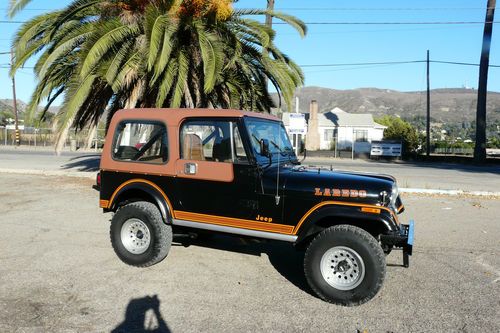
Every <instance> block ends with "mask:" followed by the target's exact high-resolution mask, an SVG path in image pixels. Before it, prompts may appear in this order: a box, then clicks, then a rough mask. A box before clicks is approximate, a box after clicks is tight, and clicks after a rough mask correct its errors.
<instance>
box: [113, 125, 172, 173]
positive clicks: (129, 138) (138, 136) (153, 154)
mask: <svg viewBox="0 0 500 333" xmlns="http://www.w3.org/2000/svg"><path fill="white" fill-rule="evenodd" d="M112 154H113V158H114V159H115V160H119V161H137V162H145V163H153V164H164V163H166V162H167V160H168V145H167V128H166V127H165V125H164V124H162V123H160V122H151V121H140V120H137V121H125V122H122V123H120V124H119V125H118V127H117V130H116V136H115V140H114V142H113V150H112Z"/></svg>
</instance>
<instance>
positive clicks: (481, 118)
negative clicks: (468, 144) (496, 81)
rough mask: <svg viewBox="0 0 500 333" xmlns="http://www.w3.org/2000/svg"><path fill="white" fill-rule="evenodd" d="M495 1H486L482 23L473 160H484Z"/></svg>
mask: <svg viewBox="0 0 500 333" xmlns="http://www.w3.org/2000/svg"><path fill="white" fill-rule="evenodd" d="M495 5H496V0H488V5H487V8H486V19H485V22H484V33H483V47H482V49H481V61H480V63H479V84H478V88H477V112H476V145H475V147H474V160H475V161H476V162H483V161H484V160H486V97H487V94H488V67H489V63H490V46H491V35H492V32H493V19H494V16H495Z"/></svg>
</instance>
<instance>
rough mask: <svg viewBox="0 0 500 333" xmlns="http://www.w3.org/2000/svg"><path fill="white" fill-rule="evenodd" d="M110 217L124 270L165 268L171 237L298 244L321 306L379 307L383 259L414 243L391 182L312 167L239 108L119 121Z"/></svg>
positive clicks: (277, 133) (104, 198)
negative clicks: (210, 235)
mask: <svg viewBox="0 0 500 333" xmlns="http://www.w3.org/2000/svg"><path fill="white" fill-rule="evenodd" d="M97 186H98V188H99V190H100V207H102V208H103V210H104V212H113V213H114V215H113V218H112V220H111V228H110V233H111V242H112V245H113V248H114V250H115V252H116V254H117V255H118V257H119V258H120V259H121V260H122V261H123V262H125V263H127V264H129V265H133V266H138V267H146V266H150V265H153V264H156V263H158V262H160V261H161V260H163V259H164V258H165V257H166V256H167V254H168V252H169V249H170V245H171V242H172V237H173V232H175V233H190V234H196V233H197V231H198V232H199V231H200V230H202V231H203V232H205V233H207V232H216V233H227V234H233V235H237V236H245V237H253V238H259V239H269V240H276V241H283V242H291V243H293V244H294V246H295V248H296V249H298V250H305V255H304V272H305V276H306V278H307V281H308V283H309V285H310V286H311V288H312V290H313V291H314V292H315V293H316V294H317V295H318V296H319V297H320V298H322V299H323V300H326V301H328V302H332V303H336V304H342V305H357V304H361V303H364V302H366V301H368V300H370V299H371V298H373V297H374V296H375V295H376V293H377V292H378V291H379V290H380V288H381V286H382V283H383V281H384V277H385V272H386V262H385V255H386V254H388V253H389V252H390V251H391V250H392V249H393V248H399V249H402V251H403V265H404V266H406V267H408V264H409V260H408V256H409V255H411V252H412V245H413V222H410V224H408V225H405V224H402V223H400V221H399V219H398V214H400V213H401V212H403V210H404V207H403V204H402V202H401V199H400V197H399V194H398V187H397V185H396V180H395V179H394V178H393V177H391V176H387V175H376V174H361V173H353V172H342V171H336V170H325V169H321V168H309V167H305V166H302V165H301V163H300V162H299V161H298V160H297V156H296V155H295V153H294V151H293V149H292V146H291V144H290V141H289V139H288V136H287V133H286V131H285V127H284V126H283V124H282V123H281V121H280V120H279V119H277V118H275V117H273V116H271V115H267V114H261V113H253V112H244V111H238V110H209V109H134V110H120V111H118V112H117V113H115V115H114V116H113V118H112V121H111V124H110V127H109V130H108V134H107V137H106V142H105V144H104V148H103V152H102V158H101V165H100V172H99V174H98V184H97Z"/></svg>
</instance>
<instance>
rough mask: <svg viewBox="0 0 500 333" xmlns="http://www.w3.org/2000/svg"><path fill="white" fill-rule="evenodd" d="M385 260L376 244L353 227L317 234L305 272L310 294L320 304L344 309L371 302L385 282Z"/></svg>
mask: <svg viewBox="0 0 500 333" xmlns="http://www.w3.org/2000/svg"><path fill="white" fill-rule="evenodd" d="M385 270H386V264H385V256H384V251H383V250H382V248H381V247H380V245H379V243H378V242H377V240H376V239H375V238H374V237H373V236H372V235H370V234H369V233H368V232H366V231H365V230H363V229H361V228H358V227H355V226H352V225H338V226H334V227H330V228H328V229H325V230H323V231H322V232H321V233H319V234H318V235H317V236H316V237H315V238H314V239H313V240H312V242H311V243H310V244H309V246H308V248H307V250H306V254H305V257H304V271H305V275H306V278H307V281H308V283H309V285H310V286H311V288H312V289H313V291H314V292H315V293H316V294H317V295H318V296H319V297H320V298H321V299H323V300H325V301H327V302H330V303H335V304H340V305H346V306H353V305H359V304H363V303H365V302H367V301H369V300H370V299H372V298H373V297H374V296H375V295H376V294H377V292H378V291H379V290H380V288H381V287H382V284H383V282H384V278H385Z"/></svg>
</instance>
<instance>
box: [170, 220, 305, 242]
mask: <svg viewBox="0 0 500 333" xmlns="http://www.w3.org/2000/svg"><path fill="white" fill-rule="evenodd" d="M172 224H173V225H178V226H181V227H189V228H195V229H204V230H211V231H218V232H225V233H229V234H236V235H242V236H249V237H257V238H266V239H274V240H279V241H284V242H291V243H293V242H295V241H296V240H297V236H295V235H284V234H277V233H274V232H266V231H257V230H249V229H241V228H233V227H226V226H222V225H216V224H209V223H201V222H193V221H186V220H177V219H173V220H172Z"/></svg>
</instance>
